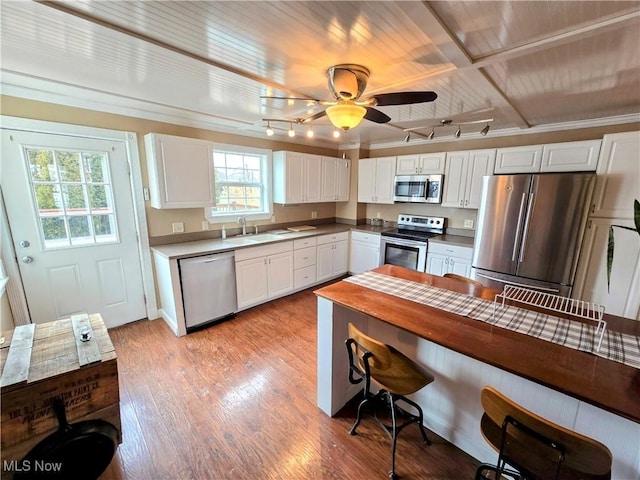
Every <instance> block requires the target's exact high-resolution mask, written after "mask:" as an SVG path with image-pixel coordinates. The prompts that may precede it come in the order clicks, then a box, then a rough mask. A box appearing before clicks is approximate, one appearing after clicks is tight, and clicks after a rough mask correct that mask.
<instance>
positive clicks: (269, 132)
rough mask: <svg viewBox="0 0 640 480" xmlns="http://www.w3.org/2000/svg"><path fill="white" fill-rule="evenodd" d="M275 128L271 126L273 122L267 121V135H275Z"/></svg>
mask: <svg viewBox="0 0 640 480" xmlns="http://www.w3.org/2000/svg"><path fill="white" fill-rule="evenodd" d="M273 133H274V132H273V128H271V123H270V122H267V137H273Z"/></svg>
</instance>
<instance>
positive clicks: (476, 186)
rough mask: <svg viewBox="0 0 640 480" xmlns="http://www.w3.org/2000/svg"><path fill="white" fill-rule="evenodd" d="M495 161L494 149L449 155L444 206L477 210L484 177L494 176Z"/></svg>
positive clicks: (443, 196)
mask: <svg viewBox="0 0 640 480" xmlns="http://www.w3.org/2000/svg"><path fill="white" fill-rule="evenodd" d="M495 161H496V151H495V150H494V149H486V150H470V151H463V152H449V153H447V162H446V169H445V174H444V190H443V192H442V206H443V207H457V208H475V209H477V208H478V207H479V206H480V197H481V195H482V177H483V176H485V175H492V174H493V170H494V167H495Z"/></svg>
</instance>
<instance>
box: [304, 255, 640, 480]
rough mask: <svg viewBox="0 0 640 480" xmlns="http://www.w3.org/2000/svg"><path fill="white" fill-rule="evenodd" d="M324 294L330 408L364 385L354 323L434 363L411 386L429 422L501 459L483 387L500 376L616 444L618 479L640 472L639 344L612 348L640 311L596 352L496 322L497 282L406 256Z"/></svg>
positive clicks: (486, 458)
mask: <svg viewBox="0 0 640 480" xmlns="http://www.w3.org/2000/svg"><path fill="white" fill-rule="evenodd" d="M315 293H316V295H317V297H318V319H317V321H318V407H319V408H320V409H322V410H323V411H324V412H325V413H327V414H329V415H335V414H336V413H337V412H338V411H339V410H340V409H341V408H342V407H343V406H344V405H345V403H346V402H347V401H349V400H350V399H351V398H353V396H354V395H356V394H358V393H359V389H360V387H359V386H358V385H351V384H350V383H349V381H348V378H347V371H348V368H347V365H348V358H347V351H346V348H345V340H346V338H347V324H348V323H349V322H353V323H354V324H355V325H356V326H358V328H360V329H361V330H363V331H364V332H366V333H368V334H369V335H371V336H373V337H375V338H378V339H379V340H381V341H383V342H385V343H388V344H391V345H393V346H394V347H396V348H397V349H398V350H400V351H402V352H403V353H405V354H406V355H408V356H409V357H411V358H413V359H414V360H416V361H417V362H418V363H419V364H421V365H423V366H424V367H425V368H427V369H428V370H429V371H431V372H432V373H433V375H434V377H435V381H434V382H433V383H432V384H431V385H430V386H429V388H425V389H423V390H421V391H419V392H417V393H416V394H415V395H413V396H412V398H413V400H414V401H416V402H418V403H419V404H420V405H421V406H422V408H423V410H424V413H425V425H426V426H427V427H428V428H430V429H431V430H433V431H434V432H436V433H437V434H438V435H440V436H442V437H444V438H445V439H447V440H449V441H450V442H452V443H453V444H455V445H457V446H458V447H460V448H461V449H462V450H464V451H466V452H467V453H469V454H470V455H472V456H474V457H475V458H477V459H479V460H480V461H483V462H493V463H495V461H496V455H497V454H496V453H495V452H494V451H493V450H492V449H491V448H490V447H489V446H488V444H487V443H486V442H485V441H484V439H483V437H482V435H481V432H480V419H481V417H482V412H483V409H482V406H481V404H480V391H481V390H482V387H483V386H485V385H492V386H494V387H496V388H497V389H499V390H500V391H502V392H504V393H505V395H507V396H509V397H511V398H512V399H514V400H515V401H516V402H517V403H520V404H521V405H523V406H524V407H525V408H528V409H529V410H532V411H534V412H535V413H537V414H538V415H540V416H542V417H544V418H547V419H549V420H551V421H553V422H555V423H558V424H560V425H562V426H565V427H566V428H569V429H571V430H575V431H578V432H580V433H583V434H585V435H587V436H590V437H592V438H595V439H597V440H599V441H600V442H602V443H604V444H605V445H607V447H608V448H609V449H610V450H611V452H612V453H613V476H612V478H614V479H622V480H626V479H637V478H640V368H638V365H637V363H635V362H637V357H636V355H637V351H636V350H634V351H633V353H632V354H631V352H630V351H629V352H630V353H629V355H627V357H628V358H625V355H624V353H621V352H618V351H616V349H615V348H613V347H611V344H613V343H615V342H614V340H615V339H616V338H621V337H623V338H625V339H626V340H625V341H627V340H631V341H632V342H633V341H635V342H636V343H637V342H638V341H639V340H638V338H639V337H640V322H637V321H634V320H628V319H624V318H621V317H614V316H611V315H607V314H605V315H604V319H605V320H606V322H607V332H606V335H605V341H604V342H603V345H602V349H601V350H600V351H598V352H595V349H596V347H595V345H594V347H593V348H594V352H593V353H587V352H585V351H580V350H578V349H576V348H571V347H570V346H567V345H569V344H568V343H567V344H558V343H553V341H549V340H547V339H543V338H546V336H545V335H542V337H541V338H537V337H536V336H532V335H529V334H525V333H520V332H517V331H513V330H511V329H509V328H503V326H497V325H500V323H495V324H493V323H492V320H491V318H492V312H493V307H494V299H495V296H496V294H498V293H499V292H498V291H497V290H494V289H490V288H485V287H479V286H475V285H470V284H467V283H463V282H460V281H457V280H453V279H448V278H443V277H439V276H435V275H429V274H425V273H420V272H416V271H413V270H407V269H405V268H402V267H396V266H392V265H384V266H382V267H379V268H377V269H374V270H372V271H369V272H365V273H363V274H361V275H356V276H354V277H350V278H347V279H345V280H343V281H340V282H338V283H334V284H332V285H329V286H326V287H323V288H321V289H319V290H317V291H316V292H315ZM518 307H520V308H519V309H518V310H517V311H518V312H520V313H521V314H522V315H519V316H516V317H517V318H518V319H522V318H525V316H526V317H527V318H528V317H529V316H532V317H534V318H538V313H537V312H535V311H531V310H536V309H535V308H534V307H529V306H526V305H518ZM508 308H512V307H508ZM470 311H473V312H474V313H473V314H469V313H468V312H470ZM477 311H481V312H483V314H484V319H483V320H482V321H481V320H479V319H477V318H476V317H482V315H475V312H477ZM504 316H505V317H506V316H507V314H506V313H505V314H504ZM496 318H497V317H496ZM540 318H546V317H540ZM556 320H557V319H556ZM566 320H569V322H568V323H571V324H572V325H573V326H575V325H576V321H575V319H572V318H570V317H569V318H567V319H566ZM511 323H518V322H511ZM520 323H523V322H520ZM546 323H549V324H553V320H552V319H549V320H548V321H547V322H546ZM563 323H564V321H562V320H561V321H559V322H558V325H561V324H563ZM572 328H573V327H572ZM578 328H579V329H580V328H581V327H580V325H579V324H578ZM532 330H535V328H532ZM556 330H560V329H556ZM568 331H569V330H568ZM570 336H571V335H565V337H567V338H569V337H570ZM551 337H554V335H550V336H549V338H551ZM553 340H554V341H555V340H556V339H555V338H553ZM607 345H608V347H609V349H610V351H607V348H605V346H607ZM636 347H637V345H636ZM580 348H583V347H580ZM607 355H608V356H609V358H605V357H607ZM610 358H615V359H613V360H612V359H610ZM629 360H631V361H629ZM625 362H626V363H625ZM627 363H628V364H627Z"/></svg>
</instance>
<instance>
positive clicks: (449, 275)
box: [443, 273, 484, 287]
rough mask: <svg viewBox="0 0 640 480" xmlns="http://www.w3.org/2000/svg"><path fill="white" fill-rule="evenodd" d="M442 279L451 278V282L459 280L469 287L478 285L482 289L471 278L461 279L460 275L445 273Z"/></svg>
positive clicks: (480, 285)
mask: <svg viewBox="0 0 640 480" xmlns="http://www.w3.org/2000/svg"><path fill="white" fill-rule="evenodd" d="M443 277H444V278H452V279H453V280H460V281H461V282H465V283H470V284H471V285H478V286H479V287H484V285H482V284H481V283H480V282H478V281H477V280H473V279H472V278H467V277H463V276H462V275H458V274H457V273H445V274H444V275H443Z"/></svg>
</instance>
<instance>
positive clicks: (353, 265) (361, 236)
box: [349, 230, 380, 275]
mask: <svg viewBox="0 0 640 480" xmlns="http://www.w3.org/2000/svg"><path fill="white" fill-rule="evenodd" d="M379 266H380V235H376V234H375V233H367V232H359V231H357V230H353V231H351V239H350V242H349V273H352V274H354V275H355V274H358V273H362V272H366V271H367V270H371V269H373V268H376V267H379Z"/></svg>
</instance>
